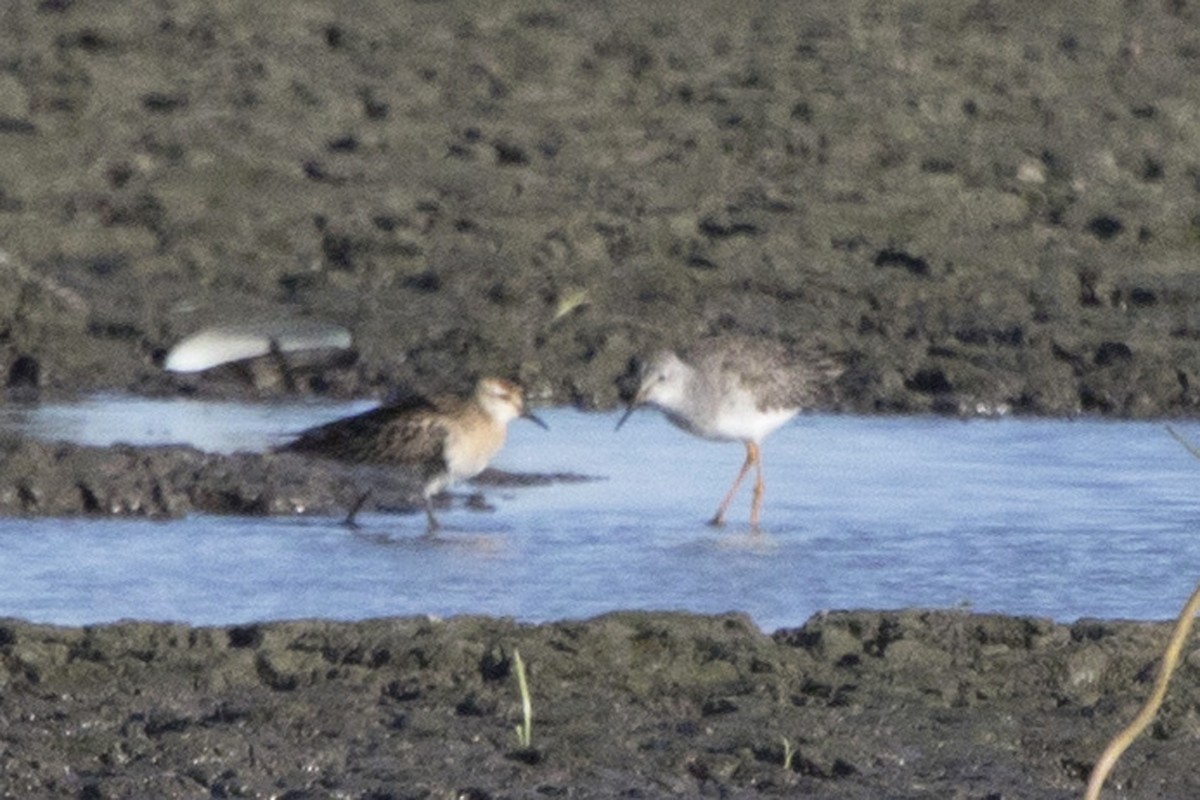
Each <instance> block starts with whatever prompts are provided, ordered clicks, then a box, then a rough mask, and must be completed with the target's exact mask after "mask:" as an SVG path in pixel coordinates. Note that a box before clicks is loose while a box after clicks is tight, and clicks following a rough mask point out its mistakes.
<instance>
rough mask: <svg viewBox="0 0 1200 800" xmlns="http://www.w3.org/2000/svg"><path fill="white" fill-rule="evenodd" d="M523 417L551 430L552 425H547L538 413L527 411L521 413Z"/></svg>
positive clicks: (543, 428) (545, 429) (544, 428)
mask: <svg viewBox="0 0 1200 800" xmlns="http://www.w3.org/2000/svg"><path fill="white" fill-rule="evenodd" d="M521 418H522V419H527V420H529V421H530V422H532V423H533V424H534V425H537V426H538V427H539V428H541V429H542V430H544V431H548V430H550V426H549V425H547V424H546V423H545V421H544V420H543V419H542V418H541V417H539V416H538V415H537V414H534V413H533V412H531V411H526V412H525V413H524V414H522V415H521Z"/></svg>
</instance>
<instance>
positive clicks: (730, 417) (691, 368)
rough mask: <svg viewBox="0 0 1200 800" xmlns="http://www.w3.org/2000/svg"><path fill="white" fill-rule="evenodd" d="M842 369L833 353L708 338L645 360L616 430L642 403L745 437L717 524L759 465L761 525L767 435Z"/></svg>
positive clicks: (709, 433) (675, 419)
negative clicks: (738, 468) (739, 465)
mask: <svg viewBox="0 0 1200 800" xmlns="http://www.w3.org/2000/svg"><path fill="white" fill-rule="evenodd" d="M841 371H842V369H841V366H840V364H838V363H837V362H835V361H834V360H833V359H831V358H829V357H827V356H824V355H820V354H817V353H815V352H812V353H802V354H793V353H791V352H789V351H788V349H787V348H785V347H784V346H783V345H782V344H779V343H777V342H768V341H763V340H758V339H749V338H745V337H735V336H723V337H713V338H708V339H703V340H701V341H699V342H697V343H696V344H695V346H694V347H692V348H690V349H689V350H688V351H687V352H685V353H684V354H683V356H682V357H681V356H680V355H678V354H676V353H674V352H672V351H670V350H663V351H660V352H658V353H656V354H655V355H654V356H653V357H651V358H650V359H649V360H648V361H646V362H645V364H644V365H643V368H642V371H641V379H640V383H639V386H638V390H637V393H636V394H635V395H634V398H633V400H632V402H631V403H630V404H629V407H628V409H627V410H626V411H625V414H624V415H623V416H622V417H621V419H620V421H619V422H618V423H617V428H620V427H621V426H622V425H623V424H625V421H626V420H627V419H629V415H630V414H632V413H633V411H634V410H635V409H637V408H638V407H639V406H643V405H649V406H654V407H655V408H658V409H659V410H660V411H662V412H663V413H664V414H665V415H666V417H667V419H669V420H670V421H671V422H672V423H673V424H675V425H676V426H677V427H679V428H682V429H683V430H685V431H687V432H688V433H692V434H695V435H696V436H701V437H703V438H705V439H715V440H719V441H740V442H743V443H744V444H745V445H746V460H745V461H744V462H743V463H742V468H741V471H740V472H738V474H737V477H736V478H735V479H734V481H733V485H732V486H731V487H730V488H729V491H728V492H727V493H726V494H725V497H724V499H723V500H722V501H721V504H720V506H718V507H717V513H716V514H714V515H713V518H712V524H713V525H721V524H723V523H724V521H725V512H726V510H727V509H728V508H729V504H730V503H731V502H732V501H733V498H734V497H735V496H736V494H737V490H738V487H739V486H740V485H741V483H742V480H743V479H744V478H745V477H746V474H747V473H748V472H749V471H750V468H751V467H753V468H754V470H755V481H754V499H753V501H752V503H751V506H750V526H751V528H752V529H757V528H758V521H759V517H760V515H761V512H762V502H763V490H764V483H763V468H762V454H761V445H762V440H763V439H764V438H766V436H767V435H768V434H770V433H771V432H772V431H774V430H776V429H777V428H779V427H781V426H782V425H783V424H784V423H785V422H787V421H788V420H790V419H791V418H792V417H794V416H796V414H797V413H799V411H800V410H801V409H802V408H806V407H812V406H813V405H815V404H816V403H817V402H819V401H820V399H821V397H822V395H823V394H824V393H825V392H826V391H828V389H829V387H830V385H831V384H832V382H833V381H834V379H836V378H837V376H838V375H839V374H841Z"/></svg>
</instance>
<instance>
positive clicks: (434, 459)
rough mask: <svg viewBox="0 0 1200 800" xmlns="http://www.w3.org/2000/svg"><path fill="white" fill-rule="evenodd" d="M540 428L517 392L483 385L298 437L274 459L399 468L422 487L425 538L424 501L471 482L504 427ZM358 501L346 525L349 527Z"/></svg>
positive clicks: (503, 385)
mask: <svg viewBox="0 0 1200 800" xmlns="http://www.w3.org/2000/svg"><path fill="white" fill-rule="evenodd" d="M519 417H520V418H524V419H528V420H530V421H532V422H534V423H536V424H537V425H540V426H541V427H543V428H545V427H546V423H544V422H542V420H540V419H538V417H536V416H535V415H534V414H532V413H530V412H529V411H528V410H526V408H525V400H524V397H523V395H522V392H521V389H520V387H519V386H517V385H516V384H515V383H512V382H511V381H507V380H504V379H502V378H483V379H481V380H480V381H479V382H478V383H477V384H476V385H475V390H474V392H472V393H471V394H470V395H467V396H461V395H438V396H433V397H414V398H410V399H407V400H405V401H403V402H401V403H397V404H393V405H385V406H381V407H379V408H375V409H372V410H370V411H365V412H363V413H361V414H357V415H355V416H352V417H346V418H343V419H339V420H334V421H333V422H330V423H327V424H325V425H318V426H317V427H314V428H309V429H308V430H306V431H303V432H302V433H300V434H299V436H298V437H297V438H296V439H295V440H294V441H292V442H289V443H288V444H285V445H283V446H282V447H279V448H277V452H292V453H303V454H307V455H311V456H317V457H320V458H328V459H332V460H335V461H341V462H345V463H350V464H376V465H382V466H404V467H408V468H410V469H413V470H415V471H416V473H417V475H418V477H419V478H420V480H421V483H422V487H423V490H422V498H423V501H424V507H425V514H426V516H427V517H428V520H429V527H428V532H429V533H433V532H434V531H436V530H437V529H438V527H439V526H438V521H437V517H435V516H434V514H433V505H432V502H431V499H432V498H433V496H434V495H436V494H437V493H438V492H440V491H442V490H443V489H445V488H446V487H448V486H450V485H451V484H453V483H456V482H458V481H462V480H466V479H468V478H473V477H474V476H476V475H478V474H479V473H480V472H482V471H483V470H484V468H486V467H487V465H488V463H489V462H490V461H491V460H492V458H493V457H494V456H495V455H496V453H498V452H499V451H500V448H501V447H503V445H504V440H505V437H506V434H507V432H508V423H510V422H512V421H513V420H514V419H517V418H519ZM366 498H367V495H365V494H364V495H363V496H362V497H360V498H359V500H358V502H357V503H356V504H355V506H354V508H353V509H352V510H351V512H350V514H349V516H348V517H347V522H348V523H350V524H353V520H354V516H355V514H356V512H357V511H358V508H359V507H360V506H361V505H362V504H363V502H364V501H365V500H366Z"/></svg>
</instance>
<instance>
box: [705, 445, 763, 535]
mask: <svg viewBox="0 0 1200 800" xmlns="http://www.w3.org/2000/svg"><path fill="white" fill-rule="evenodd" d="M750 467H757V468H758V482H757V483H756V484H755V486H754V498H755V501H754V502H755V508H754V510H753V511H752V517H754V524H755V525H756V526H757V524H758V522H757V518H756V516H755V515H756V514H757V506H758V504H759V502H760V498H761V497H762V464H761V462H760V459H759V454H758V445H757V444H755V443H754V442H746V460H745V461H744V462H742V469H741V471H739V472H738V474H737V477H736V478H734V479H733V486H730V487H729V491H728V492H727V493H726V494H725V499H724V500H722V501H721V505H720V506H719V507H718V508H717V513H716V514H714V515H713V518H712V521H711V522H710V523H709V524H710V525H717V526H721V525H724V524H725V511H726V509H728V508H729V504H730V503H732V502H733V498H734V497H735V496H736V495H737V490H738V487H739V486H741V485H742V480H743V479H744V478H745V477H746V473H747V472H749V471H750Z"/></svg>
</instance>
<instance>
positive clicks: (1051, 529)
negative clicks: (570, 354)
mask: <svg viewBox="0 0 1200 800" xmlns="http://www.w3.org/2000/svg"><path fill="white" fill-rule="evenodd" d="M363 407H364V405H363V404H357V405H355V406H349V407H348V406H340V407H339V406H327V405H291V406H241V405H235V404H210V403H199V402H191V401H145V400H122V399H112V398H107V399H105V398H101V399H98V400H96V401H93V402H91V403H86V404H81V405H78V406H69V407H43V408H40V409H33V410H27V411H20V410H15V409H5V410H4V411H3V413H2V414H0V426H3V427H10V428H12V427H15V428H20V429H23V430H26V431H32V432H34V433H37V434H39V435H43V436H47V437H60V436H61V437H64V438H71V439H74V440H77V441H85V442H89V443H95V444H104V443H107V442H110V441H115V440H122V441H130V442H135V443H147V442H163V441H171V442H178V441H191V442H193V443H196V444H198V445H200V446H203V447H206V448H207V449H214V450H231V449H235V448H237V447H244V448H247V449H256V448H262V447H266V446H268V445H269V444H272V443H275V442H278V441H279V440H280V437H281V435H283V434H285V433H287V432H289V431H295V430H298V429H299V428H301V427H303V426H305V425H308V424H313V423H315V422H319V421H323V420H326V419H330V418H332V417H334V416H338V415H340V414H344V413H347V412H348V411H350V410H358V409H361V408H363ZM539 415H541V416H542V417H543V418H544V419H546V421H547V422H548V423H549V424H550V427H551V430H550V432H545V431H542V430H541V429H539V428H536V427H534V426H532V425H528V424H525V423H523V422H520V421H518V422H516V423H514V424H513V426H512V427H511V429H510V433H511V438H510V441H509V444H508V446H507V447H506V449H505V450H504V452H503V453H502V454H501V457H500V458H499V460H498V461H497V463H496V466H499V467H501V468H504V469H508V470H513V471H528V472H548V471H571V472H578V473H585V474H588V475H594V476H597V477H598V478H599V480H595V481H591V482H585V483H562V484H556V485H551V486H545V487H533V488H520V489H500V490H495V489H491V490H487V493H488V497H489V500H490V501H491V503H492V504H493V505H494V506H495V509H496V510H495V511H494V512H492V513H484V514H480V513H476V512H471V511H466V510H452V511H450V512H448V513H446V514H445V515H443V523H444V524H446V526H447V528H448V529H449V530H447V531H446V532H445V533H444V534H443V535H441V536H440V537H439V538H438V539H435V540H429V539H427V538H424V537H422V536H421V535H420V534H421V532H422V530H423V520H422V519H421V518H420V517H417V516H387V515H366V516H364V517H362V518H361V520H362V521H363V522H364V523H365V525H364V529H363V530H361V531H359V532H358V533H350V532H348V531H347V530H346V529H344V528H343V527H341V526H340V525H339V524H337V523H338V520H337V519H334V518H313V517H300V518H273V519H257V518H255V519H242V518H222V517H193V518H189V519H185V520H181V521H170V522H151V521H140V520H107V519H106V520H87V519H83V520H79V519H74V520H59V519H51V520H25V519H0V574H2V575H4V576H5V578H4V580H3V581H2V582H0V616H17V617H24V618H27V619H31V620H36V621H43V622H54V623H63V624H81V623H93V622H103V621H109V620H114V619H119V618H125V617H133V618H141V619H161V620H180V621H187V622H192V623H202V624H222V623H237V622H248V621H253V620H264V619H280V618H298V617H326V618H335V619H359V618H364V617H372V616H380V615H392V614H433V615H440V616H445V615H451V614H463V613H482V614H490V615H509V616H514V617H516V618H518V619H521V620H527V621H542V620H550V619H561V618H580V617H587V616H591V615H594V614H597V613H600V612H604V611H609V610H613V609H628V608H641V609H683V610H689V611H701V612H722V611H730V610H737V611H744V612H747V613H748V614H750V615H751V616H752V617H753V618H754V619H755V621H756V622H758V624H759V625H760V626H761V627H762V628H764V629H765V630H773V629H775V628H778V627H784V626H795V625H800V624H802V623H803V622H804V620H805V619H807V618H808V617H809V616H810V615H812V614H813V613H815V612H817V611H820V610H823V609H833V608H863V607H869V608H897V607H908V606H922V607H959V606H964V607H969V608H972V609H974V610H977V611H1000V612H1005V613H1013V614H1035V615H1040V616H1047V617H1052V618H1055V619H1058V620H1064V621H1068V620H1073V619H1076V618H1078V617H1081V616H1095V617H1124V618H1134V619H1162V618H1168V617H1172V616H1174V615H1175V614H1176V613H1177V611H1178V608H1179V607H1180V605H1181V604H1182V603H1183V601H1184V599H1185V598H1186V597H1187V595H1188V593H1189V592H1190V591H1191V590H1192V588H1193V586H1194V582H1195V581H1196V580H1198V579H1200V461H1197V460H1196V459H1195V458H1193V457H1192V456H1191V455H1189V454H1188V453H1187V452H1186V451H1185V450H1184V449H1183V448H1182V447H1181V446H1180V445H1179V444H1178V443H1177V442H1175V441H1174V440H1173V439H1171V438H1170V437H1169V436H1168V435H1167V434H1166V433H1165V431H1164V430H1163V427H1162V426H1161V425H1158V424H1154V423H1126V422H1121V423H1116V422H1098V421H1052V420H1032V421H1026V420H1013V419H1003V420H976V421H970V422H962V421H956V420H946V419H936V418H861V417H837V416H805V417H801V418H799V419H797V420H796V421H794V422H793V423H791V424H789V425H788V426H786V427H785V428H783V429H782V430H780V431H779V432H778V433H776V434H775V435H773V436H772V437H771V438H770V439H769V440H768V441H767V443H766V445H765V447H764V459H765V463H766V475H767V493H766V508H765V513H764V521H763V527H764V534H762V535H751V534H749V533H748V532H747V531H746V528H745V525H746V521H747V519H748V515H749V491H748V487H747V490H745V491H744V493H743V495H742V496H741V497H739V498H738V500H737V501H736V502H735V504H734V506H733V507H732V509H731V511H730V514H729V519H730V525H729V526H728V527H727V528H725V529H723V530H716V529H713V528H710V527H708V526H707V525H705V524H704V523H705V521H706V520H707V519H708V518H709V517H710V516H711V515H712V512H713V510H714V509H715V507H716V505H717V502H718V501H719V500H720V498H721V496H722V494H723V493H724V491H725V489H726V488H727V486H728V484H729V481H730V480H731V479H732V478H733V475H734V473H736V471H737V469H738V466H739V465H740V463H741V459H742V457H743V450H742V448H741V446H740V445H737V444H714V443H711V442H704V441H700V440H697V439H694V438H692V437H689V436H687V435H686V434H683V433H681V432H679V431H677V430H676V429H674V428H672V427H671V426H670V425H669V424H668V423H667V422H666V421H665V420H664V419H663V418H662V417H661V416H659V415H657V414H655V413H654V412H651V411H644V412H639V413H637V414H635V415H634V416H633V417H632V418H631V419H630V421H629V423H628V424H627V425H626V426H625V427H624V428H622V429H621V431H620V432H614V431H613V426H614V424H615V422H616V417H615V416H614V415H589V414H582V413H579V412H575V411H570V410H565V409H548V410H539ZM146 420H151V422H146ZM1178 428H1179V429H1180V430H1181V432H1183V433H1184V434H1185V435H1188V436H1190V437H1191V438H1192V439H1193V440H1196V441H1200V424H1182V425H1179V426H1178Z"/></svg>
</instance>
